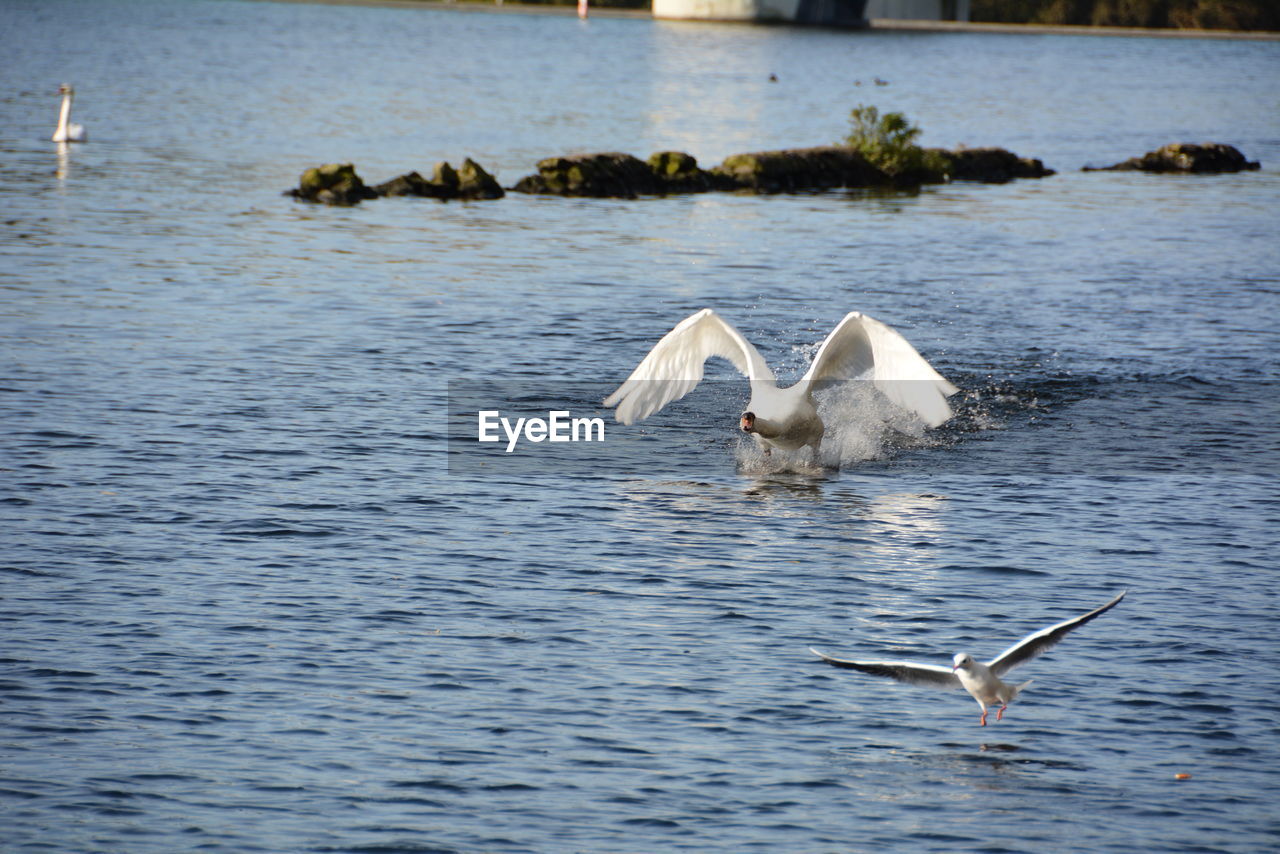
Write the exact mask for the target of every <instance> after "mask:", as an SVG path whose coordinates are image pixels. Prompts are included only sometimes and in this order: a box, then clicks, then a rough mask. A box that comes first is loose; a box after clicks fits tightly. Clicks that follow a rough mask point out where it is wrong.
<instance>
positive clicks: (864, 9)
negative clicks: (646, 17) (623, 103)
mask: <svg viewBox="0 0 1280 854" xmlns="http://www.w3.org/2000/svg"><path fill="white" fill-rule="evenodd" d="M653 17H655V18H664V19H668V20H686V21H744V22H745V21H755V22H760V23H768V22H774V23H795V24H819V25H825V26H835V27H865V26H866V25H867V20H868V19H870V18H894V19H900V20H923V21H968V20H969V0H653Z"/></svg>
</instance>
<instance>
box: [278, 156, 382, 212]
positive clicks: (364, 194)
mask: <svg viewBox="0 0 1280 854" xmlns="http://www.w3.org/2000/svg"><path fill="white" fill-rule="evenodd" d="M285 195H289V196H293V197H294V198H295V199H300V200H302V201H305V202H318V203H320V204H326V205H343V206H346V205H358V204H360V202H361V201H363V200H364V199H376V198H377V197H378V194H377V192H376V191H375V190H373V189H372V188H370V187H366V186H365V183H364V181H362V180H360V176H359V175H357V174H356V169H355V166H353V165H352V164H350V163H326V164H325V165H323V166H316V167H314V168H311V169H308V170H306V171H305V172H303V173H302V177H300V178H299V179H298V186H297V187H296V188H294V189H292V190H287V191H285Z"/></svg>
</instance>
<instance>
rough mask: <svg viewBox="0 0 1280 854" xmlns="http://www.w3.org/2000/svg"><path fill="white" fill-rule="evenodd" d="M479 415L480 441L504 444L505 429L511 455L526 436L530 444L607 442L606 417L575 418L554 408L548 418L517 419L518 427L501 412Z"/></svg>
mask: <svg viewBox="0 0 1280 854" xmlns="http://www.w3.org/2000/svg"><path fill="white" fill-rule="evenodd" d="M476 416H477V422H476V427H477V434H476V438H477V439H478V440H479V441H481V442H501V441H502V437H501V436H500V435H499V433H498V428H499V427H501V428H502V432H503V433H505V434H506V438H507V453H508V454H509V453H511V452H512V451H514V450H515V449H516V445H517V444H518V443H519V441H520V438H521V437H522V436H523V437H524V440H525V441H526V442H603V441H604V419H603V418H573V417H572V413H570V412H569V411H568V410H567V409H553V410H552V411H550V412H548V413H547V417H546V418H517V419H516V420H515V423H514V424H513V423H512V421H511V419H510V418H505V417H503V415H502V413H501V412H500V411H499V410H497V409H482V410H480V411H479V412H477V413H476Z"/></svg>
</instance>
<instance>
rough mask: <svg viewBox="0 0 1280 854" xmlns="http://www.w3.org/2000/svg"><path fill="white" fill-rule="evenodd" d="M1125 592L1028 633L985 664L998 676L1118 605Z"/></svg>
mask: <svg viewBox="0 0 1280 854" xmlns="http://www.w3.org/2000/svg"><path fill="white" fill-rule="evenodd" d="M1127 592H1128V591H1127V590H1126V591H1123V592H1121V594H1120V595H1119V596H1117V597H1116V598H1114V599H1112V600H1111V601H1110V602H1108V603H1107V604H1105V605H1103V606H1102V607H1101V608H1094V609H1093V610H1092V611H1090V612H1089V613H1087V614H1082V615H1080V616H1079V617H1072V618H1071V619H1070V620H1063V621H1062V622H1061V623H1058V624H1057V625H1055V626H1049V628H1047V629H1041V630H1040V631H1038V632H1036V633H1035V634H1033V635H1028V636H1027V637H1025V638H1023V639H1022V640H1020V641H1018V642H1017V643H1015V644H1014V645H1013V646H1011V647H1009V648H1008V649H1006V650H1005V651H1004V652H1002V653H1000V654H999V655H997V656H996V657H995V658H994V659H992V660H991V663H990V664H988V665H987V666H988V667H990V668H991V672H992V673H994V674H995V675H997V676H1000V675H1002V674H1004V673H1006V672H1008V671H1010V670H1012V669H1013V668H1015V667H1017V666H1018V665H1019V664H1022V663H1023V662H1024V661H1030V660H1031V659H1033V658H1035V657H1036V656H1037V655H1039V654H1040V653H1042V652H1044V651H1045V650H1047V649H1048V648H1049V647H1051V646H1053V645H1054V644H1056V643H1057V642H1058V641H1060V640H1062V639H1063V638H1064V637H1066V636H1067V632H1069V631H1071V630H1072V629H1078V628H1079V627H1080V626H1083V625H1084V624H1085V623H1087V622H1089V621H1090V620H1092V619H1093V618H1094V617H1097V616H1099V615H1101V614H1105V613H1106V612H1107V611H1110V610H1111V609H1112V608H1114V607H1115V606H1116V605H1119V604H1120V600H1121V599H1123V598H1124V594H1125V593H1127Z"/></svg>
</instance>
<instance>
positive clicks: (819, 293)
mask: <svg viewBox="0 0 1280 854" xmlns="http://www.w3.org/2000/svg"><path fill="white" fill-rule="evenodd" d="M0 43H2V44H3V47H4V55H5V59H4V61H3V62H2V63H0V175H2V176H3V180H2V181H0V294H2V295H3V310H2V313H0V318H2V319H0V366H2V369H0V393H2V396H0V426H2V427H3V430H2V431H0V525H2V526H3V527H2V530H3V531H4V557H3V561H2V562H0V597H2V598H0V826H3V827H4V831H3V836H4V842H3V844H2V845H0V847H3V848H4V849H5V850H6V851H15V852H19V851H20V852H28V851H30V852H34V851H59V852H99V851H101V852H173V851H187V850H204V851H225V852H247V851H268V852H281V851H312V852H339V851H341V852H351V851H363V852H375V851H376V852H393V851H395V852H398V851H406V852H478V851H485V852H566V851H580V852H655V851H674V850H684V851H734V852H740V851H761V852H782V851H786V852H835V851H868V850H891V851H904V852H907V851H910V852H914V851H993V852H994V851H1000V852H1013V851H1018V852H1043V851H1053V850H1081V851H1085V850H1087V851H1114V852H1133V851H1222V852H1252V851H1263V850H1273V849H1274V848H1275V846H1276V845H1277V844H1280V819H1277V813H1276V804H1277V802H1280V712H1278V711H1277V705H1276V698H1277V690H1278V689H1280V644H1278V643H1277V640H1276V626H1277V620H1278V619H1280V599H1278V597H1277V564H1278V561H1277V554H1278V553H1280V502H1278V500H1277V495H1278V493H1277V488H1276V486H1277V484H1276V475H1277V472H1278V471H1280V429H1278V428H1277V423H1278V421H1280V411H1278V410H1280V406H1278V405H1277V397H1278V395H1280V381H1278V379H1277V374H1278V368H1280V334H1278V333H1277V320H1278V319H1280V296H1278V294H1280V228H1278V227H1277V226H1278V225H1280V88H1277V86H1276V81H1277V80H1278V79H1280V43H1277V42H1243V41H1229V40H1209V39H1130V38H1097V37H1088V36H1079V37H1073V36H1049V35H1034V34H1028V35H982V34H928V33H865V32H864V33H847V32H823V31H810V30H802V29H782V28H754V27H721V26H698V25H680V24H672V23H655V22H652V21H648V20H639V19H595V18H593V19H591V20H589V21H586V22H580V21H578V20H576V19H575V18H573V17H570V16H533V15H521V14H468V13H463V12H448V11H435V10H412V9H409V10H406V9H394V8H378V7H369V6H340V5H307V4H301V3H280V4H276V3H266V2H260V3H259V2H252V3H245V2H230V1H229V0H228V1H227V2H217V0H192V1H191V2H183V3H171V2H159V1H158V0H101V2H73V0H50V2H34V0H27V2H23V0H10V1H9V2H6V3H5V4H4V6H3V9H0ZM770 74H773V75H776V77H777V81H776V82H770V80H769V76H770ZM876 77H879V78H881V79H883V80H885V81H887V82H888V85H885V86H877V85H875V84H874V83H873V80H874V79H875V78H876ZM62 82H67V83H72V84H74V85H75V87H76V90H77V101H76V111H75V117H74V118H75V120H76V121H79V122H82V123H84V124H85V125H86V126H87V128H88V131H89V135H90V141H89V142H88V143H86V144H83V145H74V146H71V147H69V148H63V149H61V150H60V149H59V147H58V146H56V145H54V144H53V143H50V142H49V141H48V139H49V135H50V133H51V132H52V130H53V125H54V122H55V119H56V116H57V106H58V100H57V97H56V95H55V94H54V93H55V91H56V89H57V86H58V84H59V83H62ZM859 104H875V105H877V106H879V107H880V108H881V109H882V110H901V111H903V112H905V113H906V114H907V115H908V116H909V117H910V118H911V119H912V120H913V121H915V122H917V123H918V124H919V125H921V126H922V127H923V128H924V135H923V137H922V140H921V141H922V142H924V143H925V144H929V145H940V146H946V147H953V146H956V145H960V144H967V145H971V146H979V145H1000V146H1004V147H1007V148H1010V149H1012V150H1014V151H1016V152H1018V153H1019V154H1023V155H1027V156H1034V157H1039V158H1041V159H1043V160H1044V161H1045V163H1046V164H1047V165H1049V166H1051V167H1053V168H1055V169H1057V170H1059V174H1058V175H1056V176H1053V177H1051V178H1047V179H1043V180H1039V181H1019V182H1015V183H1012V184H1008V185H1003V186H991V185H977V184H960V183H957V184H951V185H945V186H938V187H929V188H925V189H924V190H922V191H920V192H918V193H909V194H908V193H904V194H888V195H885V194H867V193H825V194H815V195H800V196H787V197H769V198H761V197H751V196H739V195H731V194H709V195H700V196H682V197H673V198H666V199H643V200H637V201H621V200H581V199H576V200H575V199H560V198H539V197H530V196H521V195H517V194H510V195H508V196H507V197H506V198H505V199H502V200H499V201H494V202H483V203H466V204H458V203H450V204H443V203H439V202H434V201H430V200H423V199H385V200H379V201H375V202H370V203H366V204H363V205H360V206H358V207H354V208H327V207H316V206H309V205H304V204H299V203H297V202H294V201H292V200H290V199H288V198H285V197H283V196H282V195H281V192H282V191H283V190H285V189H287V188H289V187H291V186H293V185H295V184H296V182H297V179H298V175H299V173H301V172H302V171H303V170H304V169H305V168H307V167H310V166H314V165H318V164H320V163H325V162H332V161H344V162H354V163H355V164H356V167H357V169H358V171H359V172H360V174H361V175H362V176H363V177H364V178H365V179H366V180H368V181H370V182H378V181H383V180H386V179H388V178H390V177H392V176H394V175H398V174H401V173H403V172H407V171H409V170H411V169H416V170H418V171H421V172H424V173H429V171H430V169H431V167H432V164H433V163H435V162H436V161H438V160H450V161H452V162H453V163H454V164H455V165H456V164H457V163H458V162H460V161H461V160H462V158H464V157H467V156H470V157H473V158H475V159H476V160H477V161H479V162H480V163H481V164H482V165H484V166H485V167H486V168H488V169H489V170H490V171H492V172H494V173H495V174H496V175H497V176H498V177H499V179H500V180H501V181H502V183H503V184H505V185H510V184H513V183H514V182H515V181H516V180H517V179H518V178H520V177H521V176H523V175H525V174H528V173H530V172H532V171H534V166H535V163H536V161H537V160H538V159H539V158H542V157H545V156H549V155H555V154H562V153H569V152H589V151H627V152H631V153H633V154H636V155H638V156H641V157H645V156H647V155H648V154H649V153H650V152H652V151H655V150H661V149H680V150H685V151H688V152H689V153H691V154H694V155H695V156H696V157H698V158H699V161H700V162H701V163H702V164H703V165H708V166H709V165H713V164H715V163H717V162H719V161H720V160H721V159H722V158H723V157H725V156H726V155H728V154H731V153H734V152H739V151H749V150H759V149H765V148H775V147H783V146H804V145H818V144H826V143H830V142H833V141H835V140H837V139H838V138H840V137H841V136H843V134H844V133H845V132H846V130H847V117H848V113H849V111H850V110H851V109H852V108H853V107H855V106H857V105H859ZM1174 141H1220V142H1228V143H1231V144H1234V145H1236V146H1237V147H1239V148H1240V149H1241V150H1242V151H1244V152H1245V154H1246V155H1248V156H1249V157H1250V158H1251V159H1256V160H1260V161H1262V164H1263V168H1262V170H1261V171H1260V172H1251V173H1243V174H1240V175H1224V176H1211V177H1198V176H1197V177H1176V176H1148V175H1139V174H1129V173H1084V172H1081V171H1079V170H1080V167H1082V166H1084V165H1086V164H1094V165H1102V164H1106V163H1111V162H1115V161H1117V160H1120V159H1123V158H1126V157H1130V156H1133V155H1137V154H1141V153H1142V152H1144V151H1147V150H1150V149H1152V148H1154V147H1156V146H1158V145H1161V144H1164V143H1167V142H1174ZM704 306H712V307H715V308H716V309H717V310H718V311H719V312H720V313H721V314H723V315H724V316H725V317H726V318H727V319H729V320H730V322H732V323H734V324H735V325H736V326H737V327H738V328H739V329H741V330H742V331H743V332H744V333H745V334H746V335H747V337H748V338H750V339H751V340H753V341H754V342H755V343H756V344H757V345H758V346H759V347H760V348H761V350H762V352H763V353H764V354H765V356H766V357H767V358H768V359H769V360H770V361H771V363H772V364H774V365H775V369H776V370H777V372H778V373H779V375H781V376H784V377H787V376H791V375H799V374H800V373H801V372H802V371H803V369H804V367H805V365H806V363H807V360H808V359H809V358H810V357H811V355H812V353H813V345H815V344H816V343H817V342H818V341H820V340H821V339H822V338H823V336H825V335H826V333H827V332H828V331H829V330H830V329H831V328H832V327H833V326H834V325H835V323H836V322H837V321H838V320H839V319H840V317H841V316H843V314H844V313H845V312H847V311H850V310H854V309H857V310H861V311H864V312H866V313H868V314H871V315H873V316H875V317H877V318H879V319H881V320H883V321H885V322H887V323H889V324H891V325H893V326H894V327H895V328H897V329H899V330H900V331H902V332H903V334H905V335H906V336H907V337H908V338H909V339H910V340H911V341H912V342H913V343H914V344H915V345H916V346H917V347H918V348H919V349H920V351H921V352H922V353H923V354H924V355H925V356H927V357H928V358H929V359H930V361H931V362H932V363H933V364H934V365H935V366H936V367H937V368H938V369H939V370H940V371H941V372H942V373H943V374H945V375H946V376H947V377H948V378H950V379H951V380H952V381H953V382H955V383H956V384H957V385H958V386H960V387H961V389H962V391H961V393H960V394H959V395H957V396H956V397H955V398H954V399H953V400H954V403H955V407H956V410H957V415H956V418H955V419H953V421H952V422H950V423H949V424H947V425H944V426H943V427H942V428H940V429H938V430H935V431H930V432H928V433H924V434H919V433H918V431H916V432H914V433H913V431H911V430H910V429H906V428H904V429H905V432H906V434H908V435H903V434H899V433H892V434H885V433H882V432H881V431H880V430H879V429H878V428H877V427H876V426H875V424H874V422H873V420H872V419H871V418H869V416H868V415H867V411H868V410H867V408H865V407H864V408H860V409H852V408H850V407H849V406H848V404H847V401H846V402H840V401H834V402H832V403H830V404H829V406H830V409H829V410H828V411H829V412H831V413H833V414H834V415H835V416H837V419H836V420H837V421H838V423H839V424H840V425H841V426H840V429H839V438H838V440H836V441H837V450H836V451H835V452H834V453H836V454H837V455H838V457H839V461H840V462H841V463H842V465H841V466H840V467H839V468H838V469H834V468H833V469H827V470H814V469H811V468H809V467H806V466H783V465H777V464H774V463H768V464H765V463H764V462H762V461H761V460H759V459H758V458H756V457H753V455H752V454H751V453H750V451H749V450H748V449H744V448H742V447H740V442H739V439H738V434H737V433H736V429H735V428H736V420H737V414H738V411H739V407H740V406H741V405H742V399H744V398H745V392H746V388H745V383H741V382H728V381H727V380H728V377H729V376H730V375H729V374H728V373H727V372H726V371H724V370H723V369H721V368H717V369H715V370H714V371H713V374H714V376H715V377H717V378H723V379H725V380H726V382H715V383H708V384H707V385H706V386H705V387H700V388H699V389H697V390H696V391H695V392H694V393H693V394H691V395H690V396H689V397H688V398H686V399H685V400H683V401H681V402H680V403H678V404H676V405H674V406H672V407H671V408H669V409H668V410H664V411H663V412H662V413H660V414H659V415H658V416H655V417H654V418H652V419H650V420H648V421H646V422H644V423H643V424H640V425H634V426H632V427H623V426H622V425H618V424H615V423H614V422H613V421H612V420H610V421H608V423H607V437H608V438H607V440H606V442H605V443H604V445H603V446H599V447H594V448H589V447H587V446H585V445H583V446H573V447H557V448H555V449H553V448H551V446H549V445H544V446H541V447H530V448H527V449H523V450H522V451H520V452H519V453H516V454H512V455H505V454H503V453H502V451H501V449H498V451H497V453H489V451H492V450H493V448H491V447H489V446H486V447H485V448H483V449H482V448H480V447H479V445H478V443H472V444H468V443H467V442H466V441H465V437H462V436H459V435H455V436H454V437H453V440H452V441H450V437H449V434H450V423H449V419H448V418H447V417H446V416H447V412H448V411H450V409H451V404H452V410H454V411H463V410H466V411H470V409H475V408H478V407H481V406H490V407H492V408H495V409H502V410H510V411H511V412H512V413H520V414H535V413H536V412H540V411H541V412H545V411H546V410H547V409H549V408H552V407H556V406H565V407H567V408H569V409H572V410H573V411H574V413H575V414H581V415H583V416H594V415H606V414H607V413H606V411H605V410H603V409H602V408H601V407H600V406H599V400H600V397H601V396H602V394H603V393H605V392H607V391H608V390H609V389H610V388H611V387H612V385H613V384H615V383H617V382H620V381H621V380H622V379H623V378H625V377H626V375H627V374H628V373H629V372H630V371H631V369H632V368H633V367H634V366H635V364H636V363H637V362H638V361H639V359H640V358H641V357H642V356H643V355H644V354H645V352H647V350H648V348H649V347H650V346H651V345H652V344H653V343H654V342H655V341H656V340H657V339H658V338H659V337H660V336H661V335H662V334H663V333H664V332H666V331H667V330H668V329H670V328H671V326H672V325H674V324H675V323H676V322H677V321H678V320H680V319H681V318H683V317H685V316H686V315H688V314H690V313H691V312H693V311H695V310H697V309H699V308H702V307H704ZM870 408H871V409H875V408H876V407H875V405H874V403H873V404H872V405H871V406H870ZM455 432H456V431H455ZM552 450H554V451H555V453H554V454H552V453H550V452H551V451H552ZM544 451H545V452H548V453H547V454H546V455H543V456H540V454H543V452H544ZM1121 589H1127V590H1129V595H1128V598H1127V599H1126V600H1125V601H1124V602H1123V603H1122V604H1121V605H1120V606H1119V607H1118V608H1116V609H1115V610H1114V611H1112V612H1110V613H1108V614H1107V615H1105V616H1104V617H1102V618H1100V619H1099V620H1098V621H1096V622H1094V623H1091V624H1089V625H1088V626H1087V627H1086V628H1084V629H1082V630H1080V631H1079V632H1078V633H1076V634H1074V635H1072V636H1071V637H1070V638H1068V640H1067V641H1066V642H1065V643H1063V644H1062V645H1061V646H1060V647H1058V648H1056V649H1055V650H1053V651H1052V652H1051V653H1049V654H1048V655H1046V656H1045V657H1043V658H1041V659H1038V660H1037V661H1035V662H1033V663H1031V664H1028V665H1026V666H1025V667H1023V668H1021V669H1019V670H1018V671H1017V676H1018V677H1019V678H1020V679H1033V680H1034V684H1033V685H1032V686H1031V687H1030V688H1029V689H1028V690H1027V692H1026V693H1025V694H1024V695H1023V696H1022V697H1020V698H1019V699H1018V701H1017V702H1016V703H1014V704H1013V705H1012V706H1011V707H1010V709H1009V712H1008V713H1007V714H1006V716H1005V718H1004V720H1002V721H1001V722H999V723H998V724H995V723H994V722H993V725H992V726H988V727H986V728H985V729H984V728H981V727H979V726H978V721H977V717H978V708H977V706H976V704H974V703H973V701H972V700H971V699H970V698H969V697H968V696H966V695H965V694H964V693H963V692H954V693H941V692H932V691H929V690H926V689H922V688H914V687H910V686H903V685H898V684H895V683H891V682H882V681H880V680H877V679H875V678H873V677H870V676H863V675H861V674H858V673H853V672H850V671H837V670H833V669H831V668H829V667H825V666H824V665H822V664H821V663H820V662H818V661H817V659H815V658H814V657H813V656H812V655H811V654H810V653H809V652H808V651H807V647H809V646H811V645H812V646H816V647H818V648H820V649H823V650H824V651H827V652H830V653H832V654H835V655H840V656H844V657H852V658H909V659H915V660H921V661H927V662H935V663H945V662H946V661H947V660H948V659H949V658H950V657H951V655H952V654H953V653H955V652H957V651H961V650H964V651H970V652H973V653H974V654H976V655H979V656H993V655H995V654H996V653H998V652H999V651H1001V650H1002V649H1004V648H1005V646H1007V645H1008V644H1009V643H1010V642H1012V641H1013V640H1015V639H1017V638H1018V637H1021V636H1022V635H1024V634H1026V633H1028V632H1031V631H1033V630H1035V629H1038V628H1040V627H1042V626H1046V625H1049V624H1050V623H1052V622H1056V621H1058V620H1061V619H1065V618H1066V617H1068V616H1071V615H1074V614H1077V613H1082V612H1084V611H1085V610H1088V609H1090V608H1092V607H1095V606H1097V605H1100V604H1101V603H1103V602H1105V601H1106V600H1107V599H1109V598H1110V597H1111V596H1112V595H1114V593H1115V592H1117V591H1118V590H1121ZM1176 774H1189V775H1190V779H1186V780H1175V775H1176Z"/></svg>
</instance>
